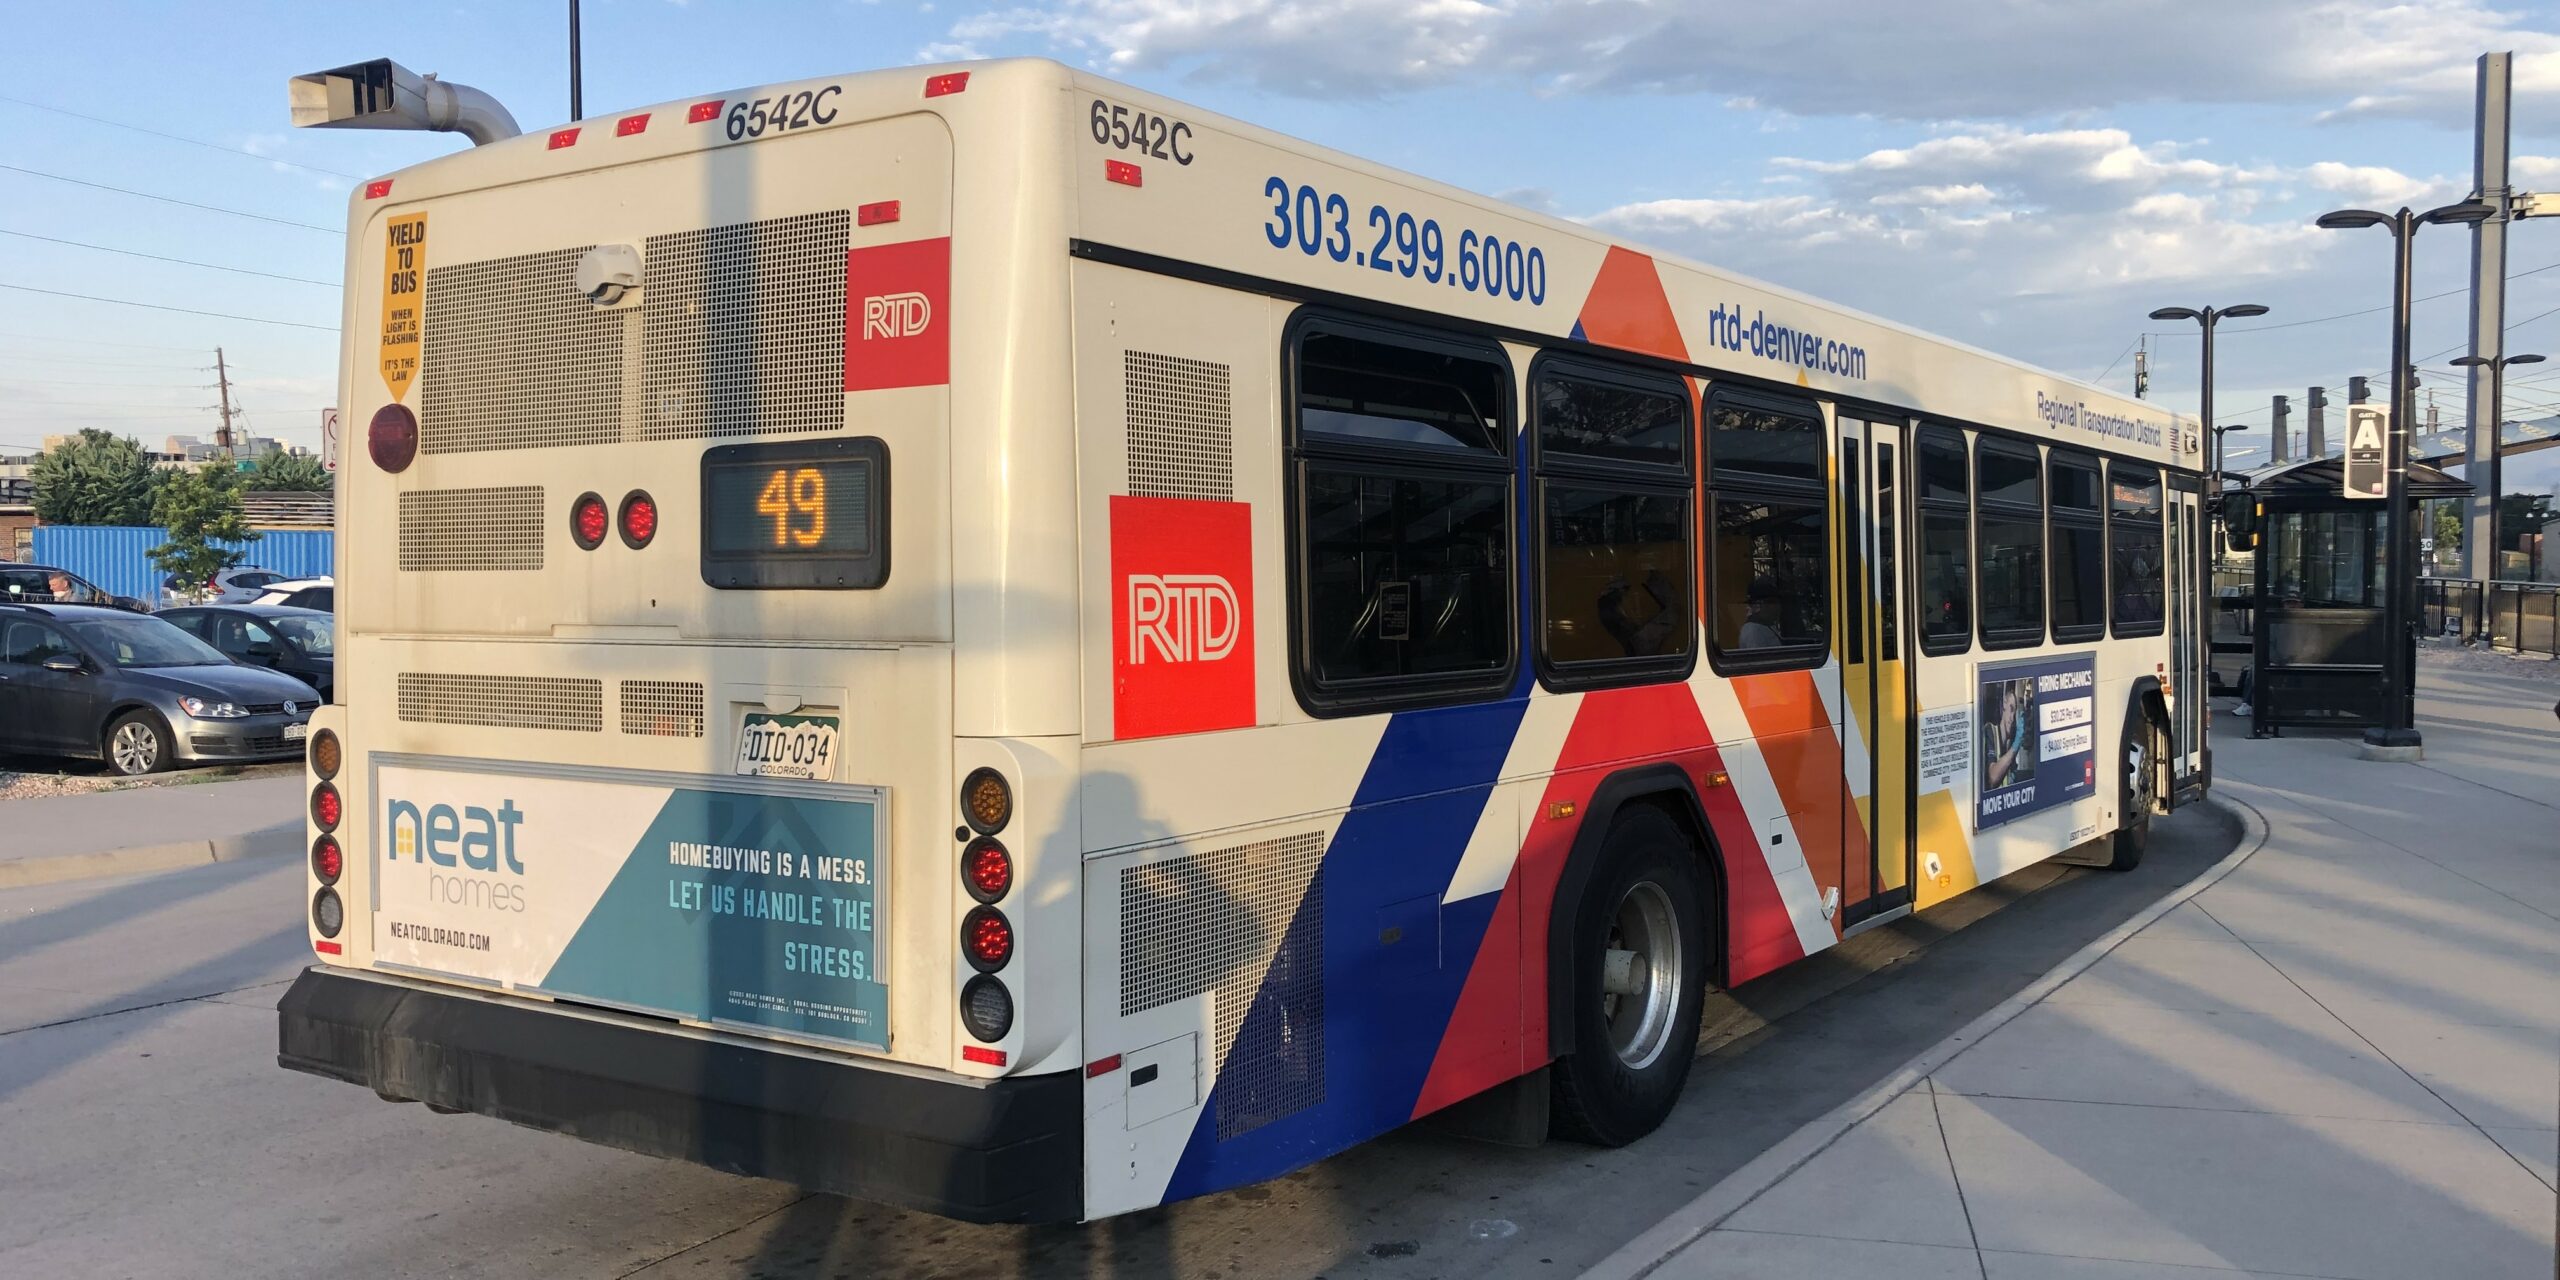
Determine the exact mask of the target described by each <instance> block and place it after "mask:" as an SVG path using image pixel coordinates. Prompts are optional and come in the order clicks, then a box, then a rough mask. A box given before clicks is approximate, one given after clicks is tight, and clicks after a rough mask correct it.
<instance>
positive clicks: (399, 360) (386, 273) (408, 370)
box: [382, 213, 427, 400]
mask: <svg viewBox="0 0 2560 1280" xmlns="http://www.w3.org/2000/svg"><path fill="white" fill-rule="evenodd" d="M382 245H383V248H382V385H384V386H386V387H389V388H390V389H391V398H392V399H394V400H399V399H403V398H405V397H407V396H408V394H409V384H410V383H412V382H414V381H416V380H417V377H418V335H419V324H420V321H421V320H422V319H423V317H424V314H425V313H424V310H423V308H422V307H421V306H420V304H421V303H423V302H424V301H425V295H424V294H422V293H420V292H419V291H418V284H419V282H420V281H422V280H424V279H425V278H426V272H427V215H425V214H423V213H409V214H402V215H401V216H399V217H397V218H393V219H391V221H390V225H389V227H388V228H387V234H385V235H384V236H383V241H382Z"/></svg>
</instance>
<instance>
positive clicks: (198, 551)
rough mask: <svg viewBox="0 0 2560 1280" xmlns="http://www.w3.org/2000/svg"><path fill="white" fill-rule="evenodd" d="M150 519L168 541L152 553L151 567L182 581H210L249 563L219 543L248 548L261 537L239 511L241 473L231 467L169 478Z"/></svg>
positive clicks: (204, 468)
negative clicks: (162, 527) (239, 544)
mask: <svg viewBox="0 0 2560 1280" xmlns="http://www.w3.org/2000/svg"><path fill="white" fill-rule="evenodd" d="M151 517H152V519H153V520H155V521H157V522H158V523H159V524H161V525H162V526H164V527H166V528H167V529H168V531H169V540H168V541H167V542H164V543H161V544H160V545H159V546H156V547H153V548H152V549H151V562H152V563H153V564H156V565H159V566H160V569H161V571H162V572H164V573H166V574H168V575H169V576H170V577H172V578H175V579H177V580H178V581H180V582H186V583H199V582H208V581H211V580H212V578H213V575H215V574H217V573H220V572H221V571H223V570H225V569H228V568H230V567H231V566H233V565H236V564H238V563H240V562H241V561H242V560H243V559H245V558H246V556H245V553H243V552H241V551H238V550H234V549H232V548H229V547H219V546H215V545H214V542H215V541H216V540H217V539H219V540H221V541H224V542H231V543H248V542H255V541H257V539H258V536H259V535H258V531H257V530H255V529H252V528H250V527H249V517H248V515H247V514H246V513H245V512H244V511H243V510H242V509H241V506H240V471H239V469H238V468H237V467H235V466H234V465H233V464H231V463H229V462H208V463H206V464H204V465H203V466H201V467H198V468H196V469H195V470H193V471H179V472H173V473H171V475H170V476H169V478H168V479H167V480H165V481H163V482H162V483H161V485H160V492H159V496H158V497H157V498H155V499H154V500H153V502H152V506H151Z"/></svg>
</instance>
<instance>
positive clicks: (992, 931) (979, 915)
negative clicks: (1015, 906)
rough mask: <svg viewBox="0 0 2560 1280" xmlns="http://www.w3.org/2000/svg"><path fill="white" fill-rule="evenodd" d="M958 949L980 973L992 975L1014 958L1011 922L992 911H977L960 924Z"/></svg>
mask: <svg viewBox="0 0 2560 1280" xmlns="http://www.w3.org/2000/svg"><path fill="white" fill-rule="evenodd" d="M960 949H961V950H962V951H964V952H966V953H968V956H969V963H970V964H972V965H975V966H977V969H978V972H980V973H993V972H995V971H996V970H998V969H1001V968H1003V967H1004V962H1005V961H1007V960H1011V959H1012V958H1013V922H1012V921H1010V920H1007V919H1005V918H1004V913H1003V912H1001V911H998V910H996V909H995V908H994V907H979V908H978V909H976V910H974V911H971V912H970V913H969V914H968V915H967V916H966V917H965V918H963V919H962V920H961V921H960Z"/></svg>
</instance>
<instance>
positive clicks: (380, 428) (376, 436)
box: [364, 400, 418, 474]
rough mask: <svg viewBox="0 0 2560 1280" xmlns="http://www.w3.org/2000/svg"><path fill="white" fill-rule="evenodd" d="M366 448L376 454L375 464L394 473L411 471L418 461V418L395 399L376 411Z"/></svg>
mask: <svg viewBox="0 0 2560 1280" xmlns="http://www.w3.org/2000/svg"><path fill="white" fill-rule="evenodd" d="M364 447H365V452H367V453H370V454H372V455H373V465H375V466H377V467H380V468H382V469H383V470H385V471H389V472H393V473H395V474H396V473H398V472H402V471H406V470H408V469H409V464H410V463H412V462H415V461H417V460H418V415H416V414H414V413H411V412H409V406H407V405H405V404H401V403H399V402H398V401H396V400H395V401H393V402H392V403H390V404H386V405H384V406H382V407H381V408H379V409H376V410H374V412H373V424H372V425H371V426H368V427H366V428H365V432H364Z"/></svg>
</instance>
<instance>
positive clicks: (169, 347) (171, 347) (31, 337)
mask: <svg viewBox="0 0 2560 1280" xmlns="http://www.w3.org/2000/svg"><path fill="white" fill-rule="evenodd" d="M0 338H21V339H24V340H26V341H29V342H77V343H81V344H83V345H85V346H92V347H137V348H141V349H143V350H148V351H201V350H203V349H204V348H202V347H182V346H179V345H177V344H175V343H170V342H106V341H102V340H100V339H97V338H65V337H62V336H60V335H58V334H51V333H0Z"/></svg>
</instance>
